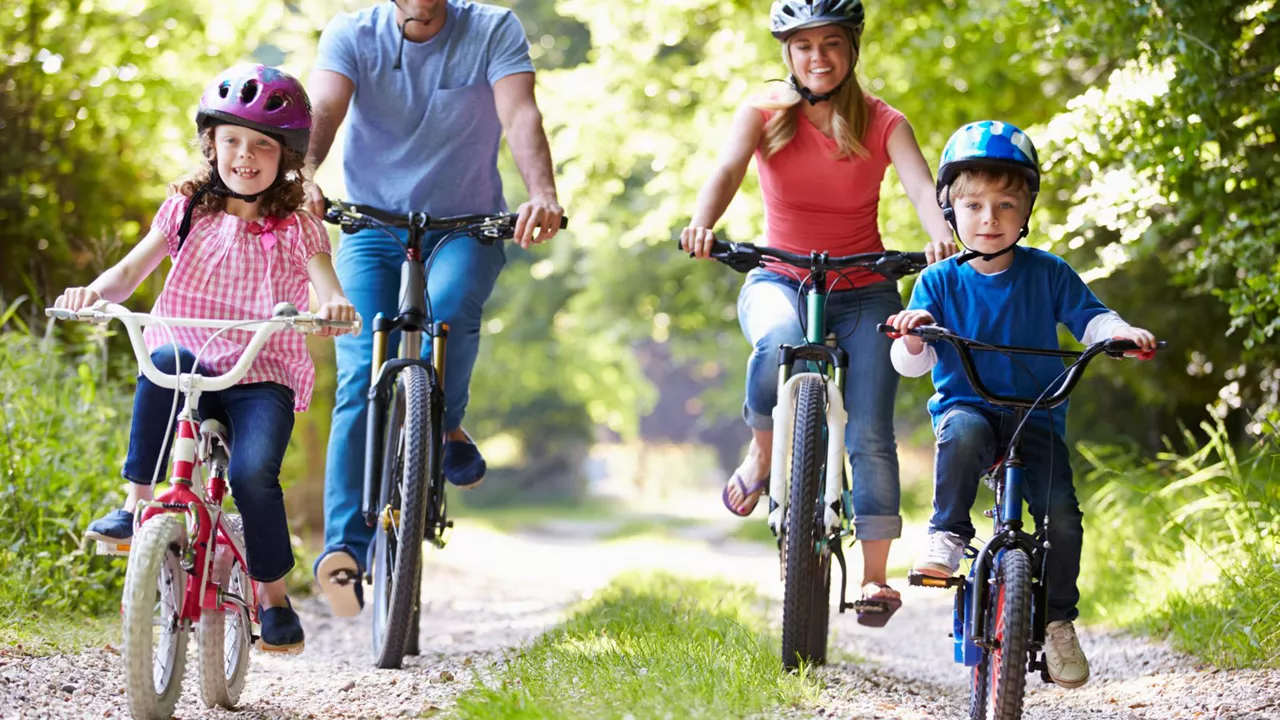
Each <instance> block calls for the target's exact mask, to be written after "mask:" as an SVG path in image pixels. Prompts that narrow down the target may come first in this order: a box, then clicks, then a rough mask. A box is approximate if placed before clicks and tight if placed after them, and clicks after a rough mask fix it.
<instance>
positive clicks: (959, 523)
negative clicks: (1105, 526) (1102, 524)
mask: <svg viewBox="0 0 1280 720" xmlns="http://www.w3.org/2000/svg"><path fill="white" fill-rule="evenodd" d="M1014 420H1015V418H1014V416H1013V414H1012V413H1009V412H1000V411H999V410H996V409H995V408H992V407H977V406H973V405H956V406H953V407H951V408H949V409H947V410H946V412H944V413H943V414H942V417H940V418H939V419H938V422H937V423H936V427H935V432H936V434H937V436H938V450H937V455H936V457H935V459H934V480H933V517H932V518H930V520H929V532H931V533H932V532H940V531H946V532H950V533H955V534H957V535H959V536H960V537H962V538H964V539H965V540H966V541H968V540H971V539H973V536H974V529H973V523H972V522H970V520H969V511H970V510H971V509H972V508H973V503H974V501H975V500H976V499H977V497H978V484H979V483H980V482H981V477H982V473H983V472H984V471H985V470H986V469H987V468H988V467H991V465H992V464H994V463H995V462H996V460H998V459H999V458H1000V457H1002V456H1003V453H1004V451H1005V449H1006V448H1007V447H1008V445H1009V439H1010V437H1011V436H1012V435H1013V432H1014V430H1016V429H1017V428H1016V425H1015V423H1014ZM1050 453H1052V461H1053V466H1052V470H1051V469H1050ZM1019 455H1020V457H1021V458H1022V461H1023V464H1024V465H1026V470H1025V471H1024V472H1023V475H1022V478H1023V480H1022V497H1023V499H1024V500H1026V503H1027V505H1028V506H1029V507H1030V511H1031V516H1032V517H1034V518H1035V520H1036V527H1037V528H1039V527H1040V526H1041V523H1042V522H1043V521H1044V516H1045V499H1046V496H1047V497H1048V504H1049V544H1050V545H1051V546H1052V547H1051V548H1050V550H1049V559H1048V572H1047V580H1048V583H1049V612H1048V620H1049V622H1053V621H1055V620H1075V619H1076V617H1077V616H1078V615H1079V614H1080V613H1079V612H1078V611H1077V610H1076V605H1077V604H1078V603H1079V602H1080V589H1079V588H1078V587H1076V580H1077V579H1078V578H1079V576H1080V548H1081V545H1082V544H1083V541H1084V527H1083V525H1082V519H1083V517H1084V514H1083V513H1081V512H1080V504H1079V502H1077V501H1076V491H1075V487H1074V486H1073V484H1072V476H1071V462H1070V460H1071V458H1070V456H1069V455H1068V454H1067V446H1066V443H1064V442H1063V441H1062V437H1061V436H1060V435H1058V434H1056V433H1054V432H1052V431H1050V430H1049V428H1048V426H1046V425H1041V424H1036V423H1033V422H1029V423H1027V426H1026V428H1025V429H1024V430H1023V431H1022V444H1021V446H1020V450H1019ZM1046 493H1047V495H1046Z"/></svg>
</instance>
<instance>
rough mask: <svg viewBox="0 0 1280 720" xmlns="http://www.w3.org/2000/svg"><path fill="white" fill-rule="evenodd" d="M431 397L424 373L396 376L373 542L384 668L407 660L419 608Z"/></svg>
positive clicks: (376, 622)
mask: <svg viewBox="0 0 1280 720" xmlns="http://www.w3.org/2000/svg"><path fill="white" fill-rule="evenodd" d="M431 398H432V395H431V384H430V379H429V378H428V376H427V371H426V369H425V368H423V367H421V366H419V365H410V366H408V367H405V368H404V369H403V370H401V371H400V374H399V375H397V376H396V385H395V394H394V397H392V399H391V403H390V410H389V412H390V414H391V415H390V417H389V418H388V422H387V434H386V452H385V454H384V455H383V457H384V462H383V469H382V491H381V496H380V498H379V501H378V520H377V525H376V527H375V531H374V539H373V656H374V665H375V666H377V667H379V668H383V669H386V668H398V667H400V665H401V663H402V662H403V661H404V656H405V653H406V650H407V649H409V648H408V645H409V640H408V638H409V633H410V628H411V626H412V625H413V615H414V609H415V608H416V607H417V605H418V598H417V597H416V595H417V593H418V587H419V578H420V577H421V571H422V537H423V532H424V527H423V524H424V522H425V515H426V496H427V485H428V478H427V461H428V455H429V452H428V448H429V447H430V446H431V438H432V432H433V431H434V428H432V427H431V401H432V400H431Z"/></svg>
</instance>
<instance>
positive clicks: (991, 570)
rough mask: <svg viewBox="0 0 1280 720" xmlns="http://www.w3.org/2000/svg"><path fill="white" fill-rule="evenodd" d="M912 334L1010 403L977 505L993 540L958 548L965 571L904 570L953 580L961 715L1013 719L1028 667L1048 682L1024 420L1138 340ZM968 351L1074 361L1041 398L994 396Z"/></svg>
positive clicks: (936, 583) (1041, 543)
mask: <svg viewBox="0 0 1280 720" xmlns="http://www.w3.org/2000/svg"><path fill="white" fill-rule="evenodd" d="M877 329H879V330H880V331H881V332H885V333H890V334H892V333H893V332H894V328H893V327H892V326H890V325H885V324H880V325H878V326H877ZM910 333H911V334H912V335H915V336H917V337H919V338H920V339H921V340H924V341H925V342H946V343H948V344H950V345H951V346H952V347H954V348H955V350H956V353H957V354H958V355H959V357H960V362H961V365H962V366H963V368H964V373H965V376H966V377H967V378H968V379H969V384H970V385H972V386H973V389H974V391H975V392H977V393H978V395H979V396H980V397H982V399H984V400H986V401H987V402H989V403H991V404H992V405H995V406H998V407H1007V408H1012V409H1013V412H1014V427H1016V428H1017V430H1015V431H1014V433H1013V437H1012V439H1011V440H1010V442H1009V447H1008V448H1007V450H1006V451H1005V455H1004V457H1003V458H1002V459H1000V460H999V461H998V462H997V463H996V464H995V465H993V466H992V467H991V468H990V469H989V470H988V471H987V473H986V475H985V476H984V480H985V481H986V482H987V484H988V485H989V486H991V487H992V488H993V489H994V490H995V506H994V507H993V508H992V509H990V510H988V511H986V513H985V514H986V516H987V517H990V518H992V519H993V520H994V525H995V527H994V530H993V532H992V534H991V539H990V540H988V541H987V542H986V544H985V545H983V546H982V547H981V548H974V547H972V546H970V547H968V548H966V551H965V555H966V557H968V558H969V559H970V560H972V565H971V566H970V569H969V574H968V576H967V577H966V576H957V577H951V578H937V577H931V576H928V575H922V574H920V573H917V572H912V573H910V574H909V575H908V576H907V579H908V582H909V583H910V584H911V585H913V586H916V587H936V588H955V589H956V600H955V612H954V615H953V618H952V625H953V632H952V637H953V638H954V639H955V661H956V662H957V663H960V664H962V665H964V666H965V667H969V668H973V675H972V683H971V687H970V692H969V717H970V718H972V720H980V719H984V718H985V719H987V720H1017V719H1018V718H1021V717H1022V699H1023V695H1024V693H1025V692H1026V677H1027V676H1026V674H1027V673H1028V672H1035V671H1036V670H1039V671H1040V676H1041V678H1042V679H1043V680H1044V681H1045V682H1046V683H1050V682H1052V680H1051V679H1050V678H1049V669H1048V665H1047V664H1046V661H1045V657H1044V653H1043V649H1044V641H1045V626H1046V625H1047V624H1048V623H1047V621H1046V612H1047V609H1048V597H1049V595H1048V588H1047V586H1046V583H1045V568H1046V567H1047V566H1046V558H1047V557H1048V553H1049V552H1050V550H1051V548H1050V546H1049V540H1048V534H1047V533H1048V530H1047V528H1046V527H1044V526H1043V524H1042V526H1041V527H1039V528H1037V530H1036V532H1035V533H1034V534H1032V533H1028V532H1026V531H1025V530H1023V521H1022V497H1023V487H1024V482H1025V479H1024V476H1023V473H1024V471H1025V465H1024V464H1023V461H1022V459H1021V457H1020V455H1019V450H1020V447H1021V437H1022V430H1023V428H1024V427H1025V420H1026V419H1027V417H1028V416H1029V415H1030V413H1031V412H1032V411H1034V410H1047V409H1052V408H1055V407H1057V406H1059V405H1061V404H1062V403H1064V402H1066V401H1067V396H1068V395H1070V394H1071V391H1072V390H1074V389H1075V387H1076V383H1078V382H1079V380H1080V378H1081V377H1082V376H1083V375H1084V370H1085V367H1087V366H1088V364H1089V362H1090V361H1091V360H1093V359H1094V358H1096V357H1098V356H1099V355H1108V356H1110V357H1115V358H1119V357H1122V356H1124V354H1125V353H1127V352H1133V351H1136V350H1139V347H1138V346H1137V344H1135V343H1134V342H1132V341H1130V340H1105V341H1103V342H1098V343H1094V344H1093V345H1090V346H1089V347H1088V348H1086V349H1085V350H1084V351H1083V352H1074V351H1069V350H1048V349H1043V348H1024V347H1012V346H1007V345H992V344H990V343H984V342H980V341H977V340H971V339H969V338H963V337H960V336H958V335H956V334H954V333H952V332H951V331H950V330H947V329H946V328H943V327H938V326H936V325H923V326H920V327H917V328H913V329H912V330H910ZM1157 347H1158V348H1163V347H1165V343H1163V342H1160V343H1157ZM973 350H980V351H988V352H1002V353H1015V354H1021V355H1040V356H1050V357H1061V358H1067V359H1071V360H1073V361H1074V362H1072V363H1071V364H1070V365H1068V366H1067V367H1065V368H1064V369H1063V372H1062V374H1061V375H1060V376H1059V378H1058V380H1056V381H1055V382H1053V383H1051V384H1050V385H1049V388H1047V389H1046V390H1045V391H1044V392H1042V393H1041V394H1040V396H1039V397H1035V398H1026V397H1011V396H1004V395H997V394H996V393H994V392H992V391H991V390H989V389H988V388H987V386H986V385H984V384H983V382H982V378H980V377H979V376H978V371H977V367H976V365H975V364H974V359H973V354H972V351H973Z"/></svg>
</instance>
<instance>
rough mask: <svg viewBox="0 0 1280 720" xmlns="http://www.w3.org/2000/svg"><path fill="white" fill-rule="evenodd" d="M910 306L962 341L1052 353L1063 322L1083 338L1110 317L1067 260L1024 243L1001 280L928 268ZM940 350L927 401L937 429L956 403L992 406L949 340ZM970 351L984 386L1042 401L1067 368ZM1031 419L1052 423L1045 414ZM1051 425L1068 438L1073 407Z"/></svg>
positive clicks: (964, 270) (1057, 361)
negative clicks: (1101, 317) (931, 393)
mask: <svg viewBox="0 0 1280 720" xmlns="http://www.w3.org/2000/svg"><path fill="white" fill-rule="evenodd" d="M909 307H910V309H912V310H927V311H928V312H929V314H930V315H933V317H934V319H935V320H936V321H937V323H938V324H939V325H941V326H943V327H945V328H948V329H950V330H951V331H952V332H954V333H956V334H957V335H960V336H962V337H967V338H972V339H974V340H981V341H984V342H989V343H991V344H993V345H1017V346H1020V347H1032V348H1043V349H1054V350H1056V349H1057V348H1058V323H1062V324H1063V325H1066V326H1067V329H1068V330H1070V331H1071V334H1072V335H1075V336H1076V338H1077V339H1079V338H1081V337H1083V336H1084V331H1085V328H1087V327H1088V325H1089V321H1090V320H1092V319H1093V318H1094V317H1096V316H1098V315H1101V314H1103V313H1106V312H1109V311H1108V310H1107V307H1106V306H1105V305H1103V304H1102V303H1101V302H1100V301H1099V300H1098V298H1097V297H1095V296H1094V294H1093V292H1092V291H1090V290H1089V287H1088V286H1087V285H1085V284H1084V281H1083V280H1081V279H1080V276H1079V275H1077V274H1076V272H1075V271H1074V270H1072V269H1071V266H1070V265H1067V263H1066V261H1065V260H1063V259H1062V258H1060V257H1058V256H1056V255H1052V254H1050V253H1047V252H1044V251H1043V250H1036V249H1034V248H1028V247H1024V246H1022V245H1018V246H1016V247H1015V248H1014V251H1013V264H1012V265H1010V266H1009V269H1008V270H1005V271H1004V272H1002V273H999V274H996V275H983V274H982V273H980V272H978V271H977V270H974V269H973V266H972V265H970V264H965V265H959V264H957V263H956V262H955V260H954V258H952V259H949V260H944V261H943V262H940V263H936V264H934V265H930V266H929V267H928V268H926V269H925V271H924V272H922V273H921V274H920V278H919V280H917V281H916V286H915V290H913V291H912V293H911V303H910V306H909ZM934 348H935V349H936V350H937V353H938V363H937V364H936V365H934V367H933V387H934V389H935V390H936V391H937V392H936V393H935V394H934V396H933V397H932V398H930V399H929V413H930V414H931V415H932V416H933V421H934V424H935V425H936V424H937V422H938V420H939V418H941V417H942V414H943V413H945V412H946V411H947V409H948V408H950V407H952V406H955V405H977V406H979V407H983V406H985V407H991V405H990V404H989V403H987V402H986V401H985V400H983V399H982V398H981V397H979V396H978V393H977V392H976V391H974V389H973V387H972V386H971V385H970V384H969V379H968V378H967V377H966V376H965V374H964V367H963V366H962V365H961V364H960V355H959V353H958V352H957V351H956V350H955V348H953V347H951V345H949V344H947V343H945V342H939V343H935V344H934ZM970 352H971V353H972V355H973V358H974V366H975V367H976V368H977V371H978V377H980V378H981V379H982V384H983V385H985V386H986V387H987V389H989V390H991V391H992V392H994V393H995V394H997V395H1005V396H1009V395H1014V396H1018V397H1028V398H1035V397H1039V395H1040V393H1041V392H1043V391H1044V389H1045V388H1047V387H1049V385H1050V384H1051V383H1053V382H1054V380H1055V379H1056V378H1058V376H1059V375H1061V374H1062V371H1063V369H1064V368H1065V367H1066V366H1065V365H1064V364H1063V359H1062V358H1054V357H1043V356H1036V355H1019V354H1014V355H1013V356H1012V359H1011V358H1010V356H1008V355H1005V354H1003V353H997V352H989V351H980V350H971V351H970ZM1032 376H1034V377H1032ZM1001 409H1002V410H1004V411H1006V412H1012V410H1011V409H1009V408H1001ZM1031 419H1032V421H1033V422H1035V421H1038V422H1041V423H1045V424H1047V423H1048V417H1047V414H1046V413H1045V412H1044V411H1042V410H1037V411H1036V412H1035V413H1034V414H1033V416H1032V418H1031ZM1053 426H1054V430H1056V431H1057V433H1058V434H1059V435H1065V434H1066V428H1067V403H1063V404H1062V405H1059V406H1058V407H1057V408H1056V409H1054V411H1053Z"/></svg>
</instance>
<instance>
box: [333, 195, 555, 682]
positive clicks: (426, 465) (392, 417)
mask: <svg viewBox="0 0 1280 720" xmlns="http://www.w3.org/2000/svg"><path fill="white" fill-rule="evenodd" d="M516 217H517V216H516V215H513V214H506V213H503V214H497V215H461V216H457V217H447V218H433V217H430V216H429V215H427V214H426V213H421V212H413V213H409V214H407V215H403V214H398V213H391V212H387V211H384V210H378V209H377V208H371V207H368V206H365V205H354V204H350V203H346V202H342V201H338V200H333V201H330V200H326V201H325V216H324V219H325V220H326V221H328V222H330V223H333V224H335V225H340V226H341V227H342V230H343V232H346V233H348V234H351V233H355V232H358V231H360V230H366V229H370V228H373V229H378V230H382V231H384V232H386V233H387V234H388V235H391V236H392V237H394V238H396V240H397V241H398V242H402V244H403V245H404V251H405V262H404V265H403V266H402V267H401V271H400V294H399V297H400V307H399V309H398V310H397V311H396V316H395V317H394V318H388V317H386V316H385V315H383V314H382V313H378V314H377V316H376V317H374V319H373V324H372V328H373V365H372V367H373V380H372V383H371V385H370V387H369V405H368V427H367V429H366V441H365V442H366V444H365V463H364V492H363V497H362V500H361V512H362V513H363V515H364V519H365V522H366V523H368V524H369V526H370V527H372V528H374V537H373V548H372V558H371V561H370V562H369V569H368V573H369V575H371V576H372V577H371V578H367V581H368V582H371V583H372V584H373V601H372V605H373V655H374V665H376V666H377V667H379V668H398V667H400V665H401V663H402V662H403V660H404V656H405V655H416V654H418V651H419V648H418V635H419V632H418V630H419V627H418V626H419V619H420V615H421V610H422V608H421V607H420V601H421V595H422V593H421V583H422V540H423V538H425V539H426V540H428V541H430V542H431V544H433V545H435V546H436V547H437V548H443V547H444V546H445V543H446V542H447V534H448V531H449V529H450V528H452V527H453V521H451V520H449V519H448V513H447V510H448V507H447V503H446V498H445V479H444V473H443V471H442V469H441V468H442V461H443V456H444V434H445V429H444V427H443V418H444V391H443V388H444V373H445V362H444V360H445V347H446V345H447V342H448V337H449V326H448V324H447V323H443V322H438V321H435V320H434V319H433V318H432V317H431V300H430V298H428V297H427V293H426V288H427V285H426V278H427V273H428V271H429V270H430V267H431V262H432V261H433V260H434V259H435V256H436V253H438V252H440V248H442V247H444V246H445V244H446V243H448V242H450V241H453V240H455V239H457V238H459V237H471V238H474V239H475V240H478V241H479V242H481V243H484V244H486V245H491V244H493V243H495V242H499V241H501V240H506V239H510V238H511V237H512V236H513V235H514V233H515V221H516ZM566 225H567V220H564V219H562V220H561V222H560V227H562V228H563V227H565V226H566ZM392 229H402V230H407V231H408V237H407V239H406V240H404V241H400V237H399V235H397V234H396V233H394V232H391V230H392ZM432 230H447V231H451V232H449V233H448V234H447V235H445V236H444V237H443V238H441V239H440V242H438V243H437V244H436V246H435V248H434V249H433V250H432V251H431V253H430V254H429V255H427V257H426V258H425V259H424V258H423V250H424V248H423V239H424V237H425V235H426V233H427V232H428V231H432ZM397 331H399V332H400V351H399V355H398V356H397V357H395V358H391V359H388V358H387V343H388V339H389V337H390V335H391V333H393V332H397ZM424 336H425V337H426V338H428V339H430V341H431V360H430V361H427V360H423V359H422V357H421V355H422V343H423V342H424Z"/></svg>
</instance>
